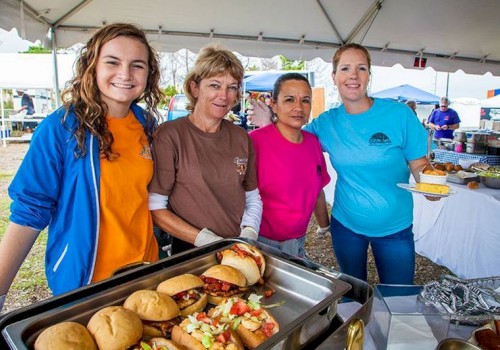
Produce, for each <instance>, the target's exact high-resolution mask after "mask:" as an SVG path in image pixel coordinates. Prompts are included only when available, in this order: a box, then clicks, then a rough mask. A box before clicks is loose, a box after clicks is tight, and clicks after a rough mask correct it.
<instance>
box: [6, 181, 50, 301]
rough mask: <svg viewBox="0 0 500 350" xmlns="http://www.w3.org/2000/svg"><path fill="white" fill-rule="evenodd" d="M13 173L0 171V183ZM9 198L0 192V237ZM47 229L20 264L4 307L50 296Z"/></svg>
mask: <svg viewBox="0 0 500 350" xmlns="http://www.w3.org/2000/svg"><path fill="white" fill-rule="evenodd" d="M12 177H13V174H5V173H0V183H2V184H8V183H10V181H11V180H12ZM10 203H11V200H10V198H9V197H8V195H7V193H4V192H2V193H0V238H3V236H4V234H5V230H6V229H7V226H8V223H9V215H10V210H9V207H10ZM46 245H47V231H46V230H44V231H42V232H41V233H40V235H39V236H38V238H37V240H36V241H35V244H34V245H33V247H32V249H31V251H30V253H29V254H28V256H27V257H26V260H25V261H24V262H23V264H22V265H21V268H20V269H19V272H18V273H17V276H16V278H15V279H14V282H13V283H12V286H11V288H10V290H9V293H8V295H7V301H6V304H5V306H6V309H7V308H10V309H13V308H18V307H21V306H26V305H29V304H31V303H34V302H37V301H40V300H43V299H45V298H47V297H49V296H50V292H49V290H48V287H47V281H46V279H45V269H44V268H45V260H44V258H45V247H46Z"/></svg>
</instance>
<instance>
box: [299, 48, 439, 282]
mask: <svg viewBox="0 0 500 350" xmlns="http://www.w3.org/2000/svg"><path fill="white" fill-rule="evenodd" d="M370 68H371V59H370V55H369V53H368V51H367V50H366V49H365V48H364V47H363V46H361V45H358V44H347V45H344V46H342V47H340V48H339V49H338V50H337V51H336V52H335V55H334V56H333V80H334V83H335V86H336V87H337V89H338V91H339V94H340V96H341V98H342V102H343V103H342V105H340V106H339V107H338V108H334V109H331V110H329V111H326V112H324V113H322V114H321V115H320V116H319V117H318V118H316V119H315V120H313V121H312V122H311V123H310V124H309V125H307V126H306V130H308V131H310V132H312V133H313V134H315V135H316V136H317V137H318V139H319V141H320V143H321V146H322V148H323V151H325V152H328V154H329V156H330V161H331V162H332V166H333V167H334V169H335V171H336V172H337V176H338V178H337V183H336V187H335V198H334V202H333V209H332V218H331V235H332V244H333V249H334V251H335V255H336V257H337V261H338V263H339V266H340V270H341V271H342V272H344V273H346V274H349V275H351V276H354V277H357V278H360V279H363V280H366V279H367V252H368V247H369V246H371V248H372V251H373V254H374V257H375V263H376V266H377V271H378V274H379V278H380V282H381V283H388V284H413V278H414V273H415V272H414V271H415V245H414V241H413V232H412V222H413V200H412V196H411V194H410V193H409V192H407V191H405V190H403V189H401V188H399V187H397V185H396V184H397V183H408V180H409V177H410V172H411V174H413V176H414V177H415V179H416V181H419V176H418V173H419V172H420V171H421V170H422V169H423V168H424V167H425V166H430V163H429V161H428V159H427V158H426V153H427V133H426V131H425V129H424V128H423V126H422V125H421V124H420V122H419V120H418V119H417V118H415V114H414V112H413V111H412V110H411V108H409V107H408V106H406V105H405V104H403V103H399V102H396V101H388V100H383V99H373V98H371V97H369V96H368V94H367V88H368V83H369V80H370V74H371V73H370Z"/></svg>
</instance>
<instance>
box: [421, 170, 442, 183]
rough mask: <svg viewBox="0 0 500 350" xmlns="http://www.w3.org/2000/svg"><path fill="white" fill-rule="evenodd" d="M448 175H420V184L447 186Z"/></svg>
mask: <svg viewBox="0 0 500 350" xmlns="http://www.w3.org/2000/svg"><path fill="white" fill-rule="evenodd" d="M447 179H448V175H429V174H424V173H420V182H424V183H428V184H436V185H446V180H447Z"/></svg>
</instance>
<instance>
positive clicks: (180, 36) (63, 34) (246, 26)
mask: <svg viewBox="0 0 500 350" xmlns="http://www.w3.org/2000/svg"><path fill="white" fill-rule="evenodd" d="M22 4H24V5H22ZM0 8H1V11H0V27H2V28H4V29H6V30H10V29H11V28H13V27H16V28H18V29H19V30H20V32H21V34H24V35H25V38H27V39H30V40H31V41H33V40H35V39H43V37H44V36H45V34H46V33H47V31H48V29H49V28H53V29H54V30H55V35H56V40H57V45H58V47H68V46H71V45H73V44H75V43H77V42H85V41H86V39H87V38H88V37H89V36H90V35H91V34H92V32H93V31H94V30H95V29H96V28H99V27H101V26H102V25H103V24H104V23H114V22H120V21H121V22H131V23H136V24H139V25H141V26H142V27H143V28H145V29H146V30H147V31H148V33H149V38H150V40H151V41H152V42H153V43H154V45H155V46H156V48H157V49H158V50H160V51H167V52H174V51H177V50H179V49H181V48H187V49H189V50H191V51H194V52H197V51H198V50H199V48H200V47H201V46H203V45H206V44H208V43H209V42H212V41H216V42H221V43H222V44H223V45H225V46H226V47H228V48H229V49H231V50H233V51H237V52H239V53H241V54H242V55H245V56H257V57H272V56H275V55H277V54H282V55H284V56H286V57H288V58H290V59H292V58H295V59H306V60H310V59H313V58H316V57H321V58H323V59H324V60H326V61H330V59H331V56H332V54H333V52H334V50H335V49H336V48H337V47H338V46H339V45H341V44H342V43H345V42H358V43H362V44H363V45H365V46H367V47H368V48H370V51H371V53H372V57H373V64H374V65H378V66H393V65H394V64H396V63H400V64H401V65H403V66H404V67H406V68H409V67H413V64H414V59H415V56H417V57H420V55H422V57H423V58H426V59H427V66H431V67H433V68H434V69H435V70H436V71H448V72H455V71H457V70H458V69H461V70H463V71H465V72H466V73H473V74H484V73H486V72H491V73H492V74H493V75H500V35H499V33H500V21H499V20H498V15H499V13H500V1H498V0H474V1H471V0H418V1H417V0H293V1H291V0H265V1H264V0H253V1H248V0H182V1H179V0H175V1H174V0H147V1H137V0H133V1H131V0H50V1H49V0H23V1H21V0H0ZM21 9H22V10H21ZM23 18H24V19H23Z"/></svg>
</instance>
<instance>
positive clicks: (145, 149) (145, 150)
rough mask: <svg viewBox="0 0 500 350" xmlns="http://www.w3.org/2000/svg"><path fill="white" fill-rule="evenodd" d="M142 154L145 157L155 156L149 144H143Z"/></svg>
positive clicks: (151, 157)
mask: <svg viewBox="0 0 500 350" xmlns="http://www.w3.org/2000/svg"><path fill="white" fill-rule="evenodd" d="M140 155H141V157H142V158H144V159H153V156H152V155H151V147H149V145H144V146H142V149H141V153H140Z"/></svg>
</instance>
